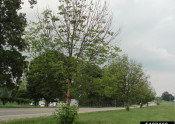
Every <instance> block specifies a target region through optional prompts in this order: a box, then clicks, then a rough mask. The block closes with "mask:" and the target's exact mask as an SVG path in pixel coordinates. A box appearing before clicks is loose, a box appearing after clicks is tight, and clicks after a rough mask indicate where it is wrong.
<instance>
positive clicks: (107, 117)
mask: <svg viewBox="0 0 175 124" xmlns="http://www.w3.org/2000/svg"><path fill="white" fill-rule="evenodd" d="M140 121H175V104H173V103H164V104H161V105H160V106H155V107H148V108H141V109H132V110H131V111H129V112H127V111H125V110H120V111H105V112H93V113H84V114H80V115H79V119H78V121H77V122H76V124H139V123H140ZM54 123H55V124H56V121H55V119H54V118H53V116H50V117H40V118H32V119H21V120H15V121H8V122H0V124H54Z"/></svg>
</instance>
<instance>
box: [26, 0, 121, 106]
mask: <svg viewBox="0 0 175 124" xmlns="http://www.w3.org/2000/svg"><path fill="white" fill-rule="evenodd" d="M59 2H60V3H59V6H58V12H57V14H54V13H52V11H51V10H45V11H44V12H43V13H42V16H39V17H38V22H34V23H32V24H31V25H30V26H29V27H28V31H27V32H26V40H27V42H28V44H29V52H30V53H32V55H34V56H37V55H38V54H42V53H43V52H45V51H47V50H48V49H49V50H58V51H60V52H61V53H63V54H64V55H66V56H67V57H68V61H69V63H70V65H69V66H68V68H67V70H68V72H69V74H68V76H67V79H68V82H67V104H68V105H69V104H70V96H71V93H70V87H71V84H72V76H73V72H74V70H76V68H77V65H78V64H79V62H80V61H82V60H83V61H88V62H90V63H96V64H102V63H104V62H105V61H106V60H107V58H109V57H115V56H116V55H117V52H118V51H119V48H118V47H117V46H115V45H112V44H111V43H112V41H114V39H115V37H116V36H117V35H118V33H119V32H120V30H119V29H118V30H117V31H116V32H112V27H111V25H112V14H110V13H109V10H108V4H107V2H102V1H100V0H97V1H93V0H60V1H59ZM114 43H115V42H114ZM73 58H75V59H76V60H77V61H74V59H73Z"/></svg>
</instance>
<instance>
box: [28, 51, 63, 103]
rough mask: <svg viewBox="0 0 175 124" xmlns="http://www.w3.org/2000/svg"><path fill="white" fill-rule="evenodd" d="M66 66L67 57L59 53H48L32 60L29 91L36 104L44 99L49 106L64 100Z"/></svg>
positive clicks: (29, 73)
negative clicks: (51, 103) (53, 102)
mask: <svg viewBox="0 0 175 124" xmlns="http://www.w3.org/2000/svg"><path fill="white" fill-rule="evenodd" d="M65 66H66V57H65V56H64V55H63V54H61V53H59V52H58V51H47V52H45V53H43V54H42V55H40V56H38V57H37V58H35V59H34V60H32V62H31V65H30V67H29V72H28V74H27V80H28V85H27V89H28V92H29V95H30V96H31V98H32V99H33V100H34V101H35V103H36V102H38V100H39V99H40V98H44V99H45V101H46V106H48V104H49V103H50V102H51V101H53V100H54V99H56V98H59V99H63V98H64V96H65V93H64V89H65V87H64V84H65V79H66V73H65V69H66V67H65Z"/></svg>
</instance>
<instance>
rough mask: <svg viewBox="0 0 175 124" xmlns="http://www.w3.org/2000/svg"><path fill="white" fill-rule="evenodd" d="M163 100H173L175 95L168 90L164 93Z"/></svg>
mask: <svg viewBox="0 0 175 124" xmlns="http://www.w3.org/2000/svg"><path fill="white" fill-rule="evenodd" d="M161 97H162V100H165V101H173V100H174V96H173V95H172V94H169V93H168V92H167V91H165V92H163V93H162V96H161Z"/></svg>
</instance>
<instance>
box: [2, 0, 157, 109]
mask: <svg viewBox="0 0 175 124" xmlns="http://www.w3.org/2000/svg"><path fill="white" fill-rule="evenodd" d="M32 2H34V3H35V1H33V0H32V1H30V3H32ZM21 4H22V1H21V0H19V1H10V0H8V1H5V0H3V1H2V6H1V7H0V8H1V9H2V13H0V16H1V17H2V24H1V25H0V27H1V28H0V29H1V30H0V31H1V33H0V37H1V39H2V42H0V66H1V67H0V87H1V88H2V89H6V88H7V91H10V92H11V91H12V95H8V94H6V95H2V94H1V100H2V99H3V98H9V97H11V98H13V97H17V98H24V97H25V99H32V100H33V101H34V102H35V104H36V105H37V103H38V101H39V99H40V98H44V99H45V100H46V105H48V104H49V103H50V102H51V101H55V100H56V99H57V98H58V99H59V100H63V101H65V102H66V104H67V105H70V99H71V98H75V99H77V100H78V101H79V103H80V105H84V106H87V105H88V106H108V105H110V106H119V105H126V106H127V110H129V105H130V104H136V103H141V106H142V103H146V102H148V101H151V100H152V99H153V98H154V96H155V93H154V90H153V89H152V88H151V86H150V82H149V76H148V75H146V74H145V73H144V70H143V68H142V66H141V65H140V64H138V63H137V62H135V61H134V60H131V59H129V58H128V56H127V55H123V56H119V55H118V53H119V52H120V51H121V50H120V48H119V47H118V46H117V45H116V44H117V40H116V37H117V36H118V34H119V33H120V27H117V28H116V30H115V31H113V29H115V28H114V27H113V24H112V14H111V13H110V11H109V9H108V7H109V6H108V3H107V2H105V1H100V0H97V1H93V0H89V1H88V0H60V1H59V4H58V11H57V12H56V13H55V12H52V10H49V9H47V10H45V11H44V12H43V13H42V14H41V15H39V16H38V21H36V22H32V23H30V24H27V22H26V18H25V14H22V13H19V11H18V10H20V9H21ZM12 6H13V7H12ZM12 15H13V16H12ZM7 20H8V21H7ZM9 22H10V23H9ZM22 53H27V54H25V55H28V57H29V59H28V61H30V62H29V65H27V59H26V58H27V56H25V55H22ZM23 73H25V74H26V78H27V79H26V80H27V89H25V88H24V89H25V90H24V92H23V91H22V92H23V93H25V94H26V95H24V96H23V95H19V94H20V93H22V92H21V91H20V90H21V89H18V88H19V86H20V84H21V81H22V79H23V78H21V77H22V74H23ZM4 92H5V90H4ZM10 92H9V93H10ZM16 94H18V95H16ZM26 97H27V98H26Z"/></svg>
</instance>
